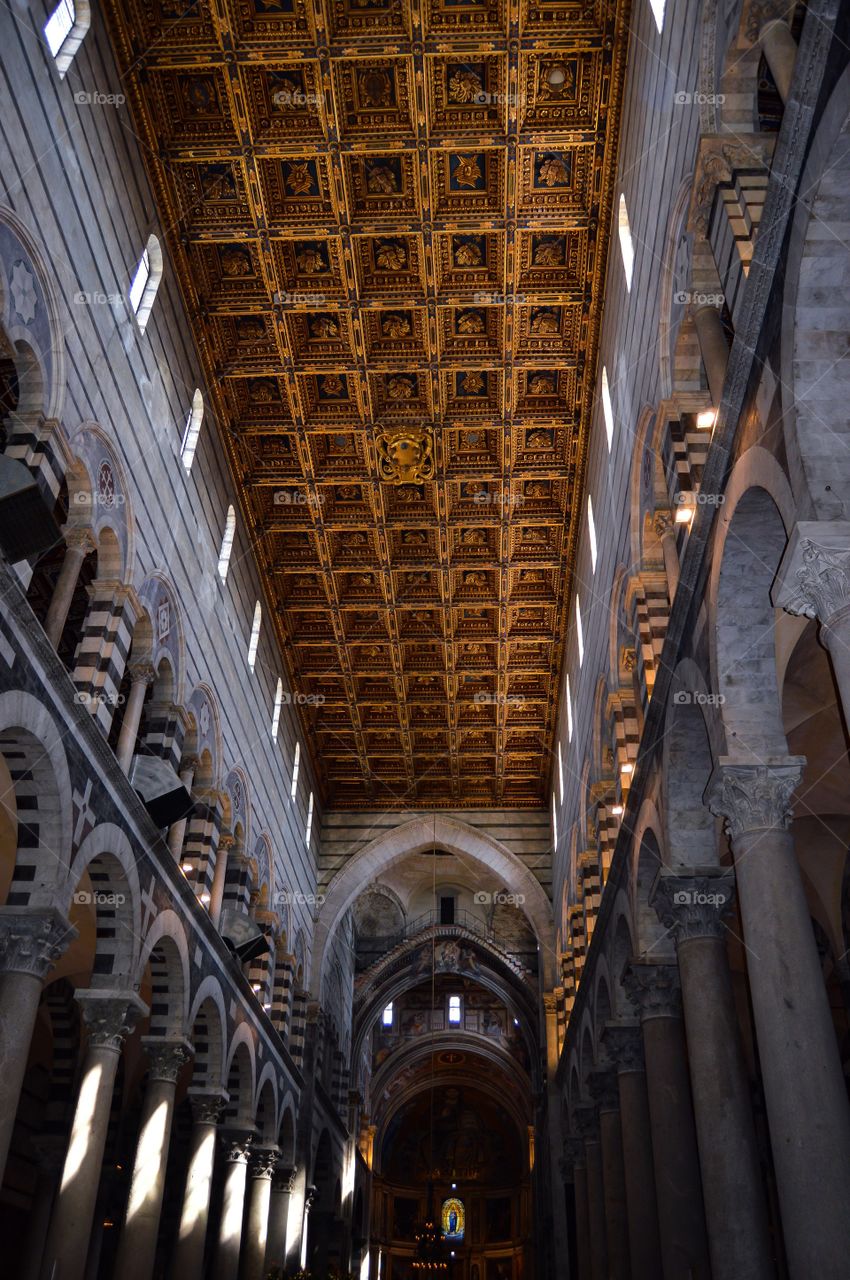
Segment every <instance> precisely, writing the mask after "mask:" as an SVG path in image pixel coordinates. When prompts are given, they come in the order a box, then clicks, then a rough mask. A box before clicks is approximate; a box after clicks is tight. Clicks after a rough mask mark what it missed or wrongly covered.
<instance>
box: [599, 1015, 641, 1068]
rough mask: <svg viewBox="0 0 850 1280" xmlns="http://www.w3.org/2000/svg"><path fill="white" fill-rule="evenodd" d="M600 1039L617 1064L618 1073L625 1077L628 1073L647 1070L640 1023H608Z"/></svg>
mask: <svg viewBox="0 0 850 1280" xmlns="http://www.w3.org/2000/svg"><path fill="white" fill-rule="evenodd" d="M600 1039H601V1042H602V1046H603V1048H604V1049H605V1052H606V1053H607V1054H608V1055H609V1057H610V1058H611V1060H612V1061H613V1062H615V1063H616V1064H617V1071H618V1072H620V1073H621V1074H623V1075H625V1073H626V1072H627V1071H645V1070H646V1067H645V1064H644V1061H643V1040H642V1039H641V1034H640V1023H638V1022H606V1024H605V1027H604V1028H603V1031H602V1035H601V1037H600Z"/></svg>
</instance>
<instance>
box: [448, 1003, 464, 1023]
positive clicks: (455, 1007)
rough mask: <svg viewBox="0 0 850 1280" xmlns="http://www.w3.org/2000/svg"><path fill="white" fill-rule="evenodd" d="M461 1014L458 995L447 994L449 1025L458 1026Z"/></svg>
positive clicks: (461, 1009) (461, 1008)
mask: <svg viewBox="0 0 850 1280" xmlns="http://www.w3.org/2000/svg"><path fill="white" fill-rule="evenodd" d="M462 1016H463V1007H462V1005H461V999H460V996H449V1026H450V1027H459V1026H460V1020H461V1017H462Z"/></svg>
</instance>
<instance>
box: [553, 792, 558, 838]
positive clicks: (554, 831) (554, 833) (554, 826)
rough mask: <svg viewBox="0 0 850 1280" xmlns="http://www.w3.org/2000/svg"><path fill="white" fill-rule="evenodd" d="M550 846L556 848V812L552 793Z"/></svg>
mask: <svg viewBox="0 0 850 1280" xmlns="http://www.w3.org/2000/svg"><path fill="white" fill-rule="evenodd" d="M552 844H553V845H554V847H555V848H556V849H557V847H558V810H557V807H556V805H555V792H554V791H553V792H552Z"/></svg>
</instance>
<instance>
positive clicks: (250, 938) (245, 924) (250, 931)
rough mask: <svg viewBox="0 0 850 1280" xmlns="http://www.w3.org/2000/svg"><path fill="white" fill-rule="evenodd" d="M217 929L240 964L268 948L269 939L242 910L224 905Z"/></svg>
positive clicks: (263, 953) (254, 958) (252, 958)
mask: <svg viewBox="0 0 850 1280" xmlns="http://www.w3.org/2000/svg"><path fill="white" fill-rule="evenodd" d="M218 927H219V931H220V933H221V936H222V937H223V938H224V941H225V943H226V944H227V946H228V947H229V948H230V950H231V951H232V952H233V954H234V956H235V957H236V959H237V960H238V961H239V963H240V964H245V962H246V961H247V960H256V959H257V957H258V956H263V955H265V954H266V952H267V951H269V950H270V948H269V940H268V938H267V937H266V935H265V934H264V933H263V931H262V929H261V928H260V926H259V925H258V924H257V923H256V921H254V920H252V919H251V917H250V916H246V915H245V913H244V911H235V910H234V909H233V908H232V907H225V909H224V910H223V911H222V913H221V915H220V916H219V921H218Z"/></svg>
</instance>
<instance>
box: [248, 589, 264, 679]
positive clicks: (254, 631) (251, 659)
mask: <svg viewBox="0 0 850 1280" xmlns="http://www.w3.org/2000/svg"><path fill="white" fill-rule="evenodd" d="M262 621H263V606H262V605H261V604H260V602H259V600H258V601H257V603H256V605H255V606H254V621H253V622H252V623H251V639H250V640H249V641H248V670H249V671H253V670H254V665H255V663H256V661H257V649H258V648H259V644H260V623H261V622H262Z"/></svg>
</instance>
